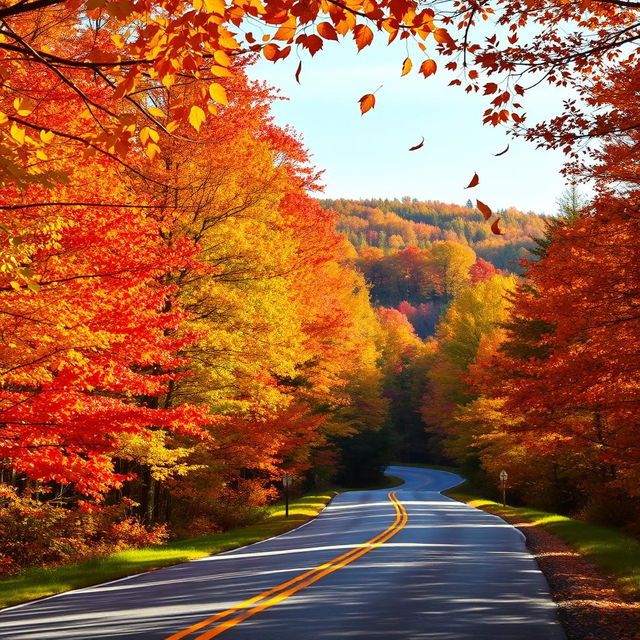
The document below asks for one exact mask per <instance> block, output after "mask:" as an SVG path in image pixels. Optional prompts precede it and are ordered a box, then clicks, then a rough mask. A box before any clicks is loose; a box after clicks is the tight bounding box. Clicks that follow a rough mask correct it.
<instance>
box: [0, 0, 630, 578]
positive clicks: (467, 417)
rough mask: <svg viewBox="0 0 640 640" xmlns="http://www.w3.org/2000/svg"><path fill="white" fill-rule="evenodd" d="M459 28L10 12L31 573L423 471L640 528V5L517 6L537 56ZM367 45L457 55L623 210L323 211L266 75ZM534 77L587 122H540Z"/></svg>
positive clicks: (19, 424) (14, 378)
mask: <svg viewBox="0 0 640 640" xmlns="http://www.w3.org/2000/svg"><path fill="white" fill-rule="evenodd" d="M454 4H455V11H454V13H455V14H456V18H457V20H458V22H456V21H455V20H454V18H453V17H452V16H451V15H448V14H445V15H442V14H438V13H437V11H436V10H435V9H434V8H431V7H427V8H422V9H421V8H420V7H419V6H418V4H417V3H415V2H410V1H408V0H407V1H406V2H404V1H403V2H395V1H394V2H387V1H386V0H384V1H380V2H378V1H373V0H367V1H366V2H364V1H363V2H360V1H359V0H358V1H354V2H353V3H347V4H346V5H342V4H341V3H333V2H331V3H311V4H309V5H308V6H307V5H306V4H305V5H304V6H303V5H301V4H300V3H290V2H288V1H287V0H279V1H278V2H265V3H263V2H260V1H259V0H255V1H254V0H247V1H246V2H245V1H244V0H243V1H240V0H238V1H234V2H228V3H225V2H219V1H217V0H211V1H209V0H206V1H204V2H202V1H200V0H196V1H194V2H181V1H178V0H151V1H150V2H142V0H119V1H117V2H116V1H112V0H89V2H83V1H81V0H32V1H31V2H25V1H24V0H22V1H20V2H17V3H10V2H8V3H4V4H2V6H1V7H0V77H1V78H2V89H1V92H0V133H1V136H0V244H1V246H2V251H1V254H0V337H1V341H0V376H1V378H0V379H1V382H0V425H1V428H0V572H1V573H2V575H10V574H13V573H15V572H18V571H19V570H20V569H22V568H23V567H25V566H31V565H51V564H57V563H65V562H72V561H75V560H78V559H82V558H85V557H88V556H91V555H95V554H106V553H109V552H110V551H113V550H117V549H123V548H127V547H131V546H141V545H146V544H153V543H159V542H162V541H164V540H167V539H169V538H171V537H178V536H191V535H198V534H201V533H209V532H212V531H222V530H225V529H228V528H230V527H234V526H239V525H242V524H244V523H247V522H250V521H252V520H254V519H255V518H257V517H259V516H260V510H261V508H262V507H264V506H265V505H267V504H270V503H271V502H273V501H274V500H275V499H277V497H278V494H279V486H280V485H279V482H280V479H281V477H282V474H283V473H285V472H286V473H291V474H293V475H294V476H295V478H296V482H297V483H298V486H299V488H300V490H302V488H304V487H309V486H313V485H320V484H323V483H325V484H327V483H329V482H340V483H343V484H350V485H357V484H358V483H366V482H371V481H375V480H376V479H378V478H379V476H380V473H381V470H382V469H383V468H384V466H385V464H386V463H388V462H389V461H390V460H391V459H392V457H396V458H398V459H400V460H404V461H424V462H433V463H455V464H457V465H464V466H465V467H466V468H468V469H469V470H470V473H478V474H480V475H482V476H483V477H484V478H485V479H486V480H487V482H489V483H491V482H494V481H495V478H496V475H497V473H498V471H499V470H500V469H506V470H508V472H509V477H510V478H511V479H512V480H511V481H512V483H513V490H514V498H515V500H517V501H521V502H524V503H527V504H532V505H535V506H543V507H545V508H549V509H553V510H556V511H559V512H561V513H573V514H579V515H580V517H583V518H585V519H588V520H592V521H595V522H607V523H609V524H615V525H616V526H620V527H625V528H626V529H627V530H628V531H631V532H632V533H635V534H638V533H639V532H640V513H639V512H638V500H637V498H638V491H639V489H638V487H640V482H639V480H640V440H639V439H638V436H637V433H638V423H639V418H638V416H639V415H640V395H639V389H640V384H639V382H640V380H639V378H640V357H639V355H638V353H637V350H636V349H634V348H632V346H633V345H635V344H637V343H638V338H639V335H640V315H639V314H638V305H639V302H638V301H639V300H640V292H639V291H638V289H639V286H640V279H639V278H638V277H637V269H636V268H635V265H637V264H638V258H639V253H640V241H639V239H640V234H639V233H638V224H639V222H638V221H639V213H638V212H639V211H640V208H639V206H638V202H639V195H640V191H639V186H638V185H639V183H640V177H639V176H640V171H639V170H638V162H637V157H636V156H637V153H636V151H637V148H638V145H640V133H639V131H640V128H639V127H638V117H639V114H638V104H639V103H638V100H637V97H638V86H639V83H638V61H637V60H636V57H635V55H634V54H633V52H631V53H629V52H628V50H627V49H625V48H624V45H625V44H629V43H631V42H633V41H634V38H637V37H640V33H639V30H640V26H639V24H640V23H638V22H637V11H638V7H637V5H636V4H635V3H626V2H617V1H614V0H610V1H605V0H602V1H588V2H585V3H580V4H579V5H576V4H572V3H564V2H557V3H555V2H549V3H545V2H542V3H540V6H541V7H542V9H543V10H540V11H529V3H521V2H519V1H517V0H504V1H502V2H498V3H497V4H499V5H500V6H501V8H502V9H503V11H502V12H501V15H500V18H499V19H498V22H497V27H496V28H497V29H502V30H505V31H507V33H508V34H510V35H508V40H507V41H508V42H509V44H508V45H506V44H504V40H499V39H498V38H497V37H496V36H492V37H489V38H487V39H485V38H484V37H483V38H482V39H481V42H480V43H478V42H473V41H472V40H470V38H471V35H470V27H471V26H473V25H474V24H475V22H474V21H475V20H476V19H487V18H489V17H490V16H491V14H493V9H491V7H490V6H489V3H485V4H482V5H477V4H476V3H475V2H472V1H471V2H466V1H462V2H458V3H454ZM533 4H536V5H537V3H533ZM248 16H250V17H251V19H252V20H256V21H258V22H262V23H263V24H264V25H267V28H270V29H272V30H273V33H272V36H269V35H266V36H265V37H263V39H262V41H261V42H260V41H258V39H257V38H256V36H255V35H254V34H253V33H251V32H249V31H247V30H246V29H245V30H243V27H246V23H245V22H244V20H245V18H246V17H248ZM325 19H326V20H325ZM317 20H324V21H322V22H319V24H318V25H317V27H316V29H315V30H316V31H317V32H318V33H317V34H316V33H312V34H310V33H307V32H306V31H305V29H306V28H307V27H308V26H309V25H310V24H314V25H315V22H316V21H317ZM528 22H531V23H533V24H535V25H537V26H538V27H541V28H542V30H543V32H542V33H539V34H537V35H535V36H534V38H533V42H532V43H531V42H530V43H527V44H525V43H521V42H520V41H519V40H518V31H519V29H521V28H523V27H524V26H525V25H526V24H527V23H528ZM367 23H371V25H372V26H374V27H376V30H377V31H379V30H381V31H384V32H385V33H386V35H387V36H388V38H389V40H394V39H395V38H396V37H398V38H400V39H401V40H405V39H409V38H412V39H414V40H415V41H416V43H417V45H419V46H418V49H419V52H416V54H415V55H418V56H423V57H424V59H423V61H422V63H421V65H420V66H419V72H420V73H422V74H423V75H424V76H425V77H427V76H429V75H431V74H433V73H435V72H436V69H437V67H438V64H436V62H435V61H434V59H433V58H432V57H429V56H430V55H433V56H436V53H437V57H438V60H440V57H444V58H446V57H448V58H450V60H449V62H447V63H446V67H445V68H446V69H447V71H448V72H449V73H451V74H453V75H454V79H453V80H452V82H451V84H453V85H454V86H456V85H461V86H462V85H463V82H464V85H465V86H463V89H466V90H467V91H468V92H482V93H483V94H484V95H485V96H486V97H487V100H488V102H489V106H488V108H487V110H486V111H485V113H484V115H483V119H484V121H485V123H486V124H488V125H495V126H497V125H504V126H507V125H508V126H509V127H510V128H511V131H512V133H513V135H516V136H521V137H523V138H525V139H527V140H529V141H530V142H531V143H532V144H537V145H539V146H541V147H545V148H554V149H561V150H563V151H564V152H565V153H566V154H567V166H566V176H567V182H568V183H574V184H575V183H579V182H580V181H592V182H593V183H594V184H595V190H594V195H593V197H592V198H590V199H589V200H588V201H587V200H582V199H581V198H580V197H579V195H578V192H577V191H576V190H575V189H573V190H570V191H569V192H568V193H567V194H565V195H564V197H563V198H562V200H561V204H560V211H559V215H558V216H557V217H549V218H544V217H541V216H536V215H532V214H523V213H520V212H519V211H517V210H515V209H508V210H504V211H496V212H493V211H491V209H490V208H489V206H487V205H486V204H484V203H480V202H479V201H477V200H476V201H475V202H473V201H471V200H470V201H469V202H467V203H466V204H464V205H462V206H458V205H452V204H449V205H446V204H442V203H438V202H435V201H434V202H418V201H414V200H411V199H410V198H408V199H404V200H402V201H399V202H398V201H379V200H371V201H362V202H353V201H347V200H335V201H326V200H323V201H320V200H318V197H319V195H320V186H321V185H320V177H319V174H318V168H316V167H314V166H312V164H311V163H310V161H309V156H308V153H307V151H306V150H305V148H304V144H303V143H302V140H301V138H299V137H298V135H297V134H295V133H293V132H292V131H290V130H289V129H287V128H282V127H279V126H277V125H276V124H275V123H274V119H273V116H272V114H271V112H270V108H271V105H272V104H273V101H274V99H275V96H274V94H273V93H272V92H271V90H270V89H269V88H267V87H265V86H264V85H262V84H260V83H255V82H252V81H250V80H249V79H248V77H247V68H248V66H249V65H250V64H251V63H252V62H253V59H254V57H255V56H258V55H262V56H264V57H266V58H267V59H268V60H271V61H274V62H275V61H278V60H279V59H283V58H286V57H287V56H289V55H290V53H291V52H292V45H295V46H297V47H299V48H300V49H301V50H303V51H307V52H309V53H311V54H315V53H317V52H318V51H319V50H320V49H321V48H322V45H323V41H326V40H337V39H338V35H340V36H345V35H349V36H350V37H351V36H352V37H353V38H354V40H355V42H356V45H357V47H358V49H361V48H364V47H365V46H368V44H370V42H371V40H372V39H373V37H374V34H373V31H372V29H371V28H370V27H369V26H367ZM567 23H572V24H575V25H576V26H577V28H578V29H579V32H578V35H575V34H574V35H572V36H571V37H569V36H565V35H564V31H563V30H562V29H560V28H559V27H558V25H560V24H563V25H564V24H567ZM457 30H459V31H460V33H455V32H457ZM471 32H473V30H472V29H471ZM583 32H588V35H589V37H587V36H586V35H583ZM265 38H266V39H265ZM424 42H427V44H428V47H427V44H424ZM501 42H502V43H503V44H501ZM429 51H431V53H429ZM412 55H414V54H412ZM407 60H408V63H407ZM513 60H518V61H519V62H518V64H519V70H518V72H517V73H516V72H515V71H514V66H513V65H514V63H513ZM301 65H302V63H300V66H299V67H298V71H297V74H299V73H300V69H301ZM412 66H413V63H412V62H411V60H410V59H409V58H407V59H406V60H405V61H404V63H403V65H402V73H403V74H405V73H409V72H410V70H411V68H412ZM442 66H444V65H442ZM417 67H418V65H416V70H417ZM527 70H528V71H531V73H540V72H544V73H546V76H545V81H547V82H549V83H551V84H552V85H555V86H567V85H572V86H574V88H575V89H576V91H577V92H578V94H579V96H580V98H581V100H582V103H581V104H580V105H578V104H576V103H575V102H571V101H569V102H568V103H566V104H565V106H564V107H563V108H564V111H562V112H561V113H559V114H558V115H557V116H556V117H554V118H552V119H550V120H549V121H547V122H544V123H539V124H536V125H531V126H530V125H529V123H528V121H527V120H526V111H525V106H523V104H524V103H526V95H525V94H526V88H524V87H523V85H522V84H520V80H519V78H520V77H521V76H522V75H523V74H526V73H527ZM457 73H460V74H461V75H460V77H458V76H456V74H457ZM490 77H491V78H492V79H490ZM585 77H588V79H589V80H588V82H585V81H584V78H585ZM493 80H496V82H494V81H493ZM461 99H464V97H463V96H462V95H461ZM374 106H375V95H374V94H367V95H365V96H363V97H362V98H361V99H360V110H361V112H362V114H363V117H366V113H367V112H368V111H369V110H371V109H372V108H374ZM589 143H593V144H592V145H591V146H589ZM464 182H465V181H464V180H463V179H462V178H461V187H464V184H463V183H464ZM475 182H476V183H477V176H476V180H475ZM473 185H474V180H472V181H471V183H470V184H469V187H470V188H472V187H473ZM467 193H472V192H471V191H469V192H467ZM492 216H493V217H494V221H493V223H490V220H491V218H492Z"/></svg>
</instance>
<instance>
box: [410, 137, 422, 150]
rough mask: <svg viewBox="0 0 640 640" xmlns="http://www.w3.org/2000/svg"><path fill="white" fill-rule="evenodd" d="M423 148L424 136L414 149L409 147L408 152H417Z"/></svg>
mask: <svg viewBox="0 0 640 640" xmlns="http://www.w3.org/2000/svg"><path fill="white" fill-rule="evenodd" d="M423 146H424V136H422V140H421V141H420V143H419V144H417V145H416V146H415V147H409V151H417V150H418V149H421V148H422V147H423Z"/></svg>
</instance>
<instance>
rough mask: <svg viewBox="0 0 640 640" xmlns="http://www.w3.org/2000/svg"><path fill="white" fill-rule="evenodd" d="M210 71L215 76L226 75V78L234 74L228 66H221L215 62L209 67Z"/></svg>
mask: <svg viewBox="0 0 640 640" xmlns="http://www.w3.org/2000/svg"><path fill="white" fill-rule="evenodd" d="M209 71H211V73H212V74H213V75H214V76H218V77H219V78H220V77H224V78H229V77H231V76H232V75H233V73H231V71H229V69H227V68H226V67H221V66H220V65H218V64H214V65H213V66H212V67H211V69H209Z"/></svg>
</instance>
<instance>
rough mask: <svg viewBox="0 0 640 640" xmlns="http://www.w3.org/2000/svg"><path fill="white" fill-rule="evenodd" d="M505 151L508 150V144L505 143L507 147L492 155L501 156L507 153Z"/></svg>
mask: <svg viewBox="0 0 640 640" xmlns="http://www.w3.org/2000/svg"><path fill="white" fill-rule="evenodd" d="M507 151H509V145H507V148H506V149H504V151H501V152H500V153H494V154H493V155H494V156H495V157H496V158H497V157H498V156H503V155H504V154H505V153H507Z"/></svg>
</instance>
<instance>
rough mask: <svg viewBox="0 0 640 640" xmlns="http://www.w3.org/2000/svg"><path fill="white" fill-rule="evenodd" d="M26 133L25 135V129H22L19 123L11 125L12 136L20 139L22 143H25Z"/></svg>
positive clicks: (17, 139)
mask: <svg viewBox="0 0 640 640" xmlns="http://www.w3.org/2000/svg"><path fill="white" fill-rule="evenodd" d="M24 135H25V130H24V129H22V128H21V127H19V126H18V125H17V124H15V123H14V124H12V125H11V137H12V138H13V139H14V140H16V141H18V142H19V143H20V144H23V143H24Z"/></svg>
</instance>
